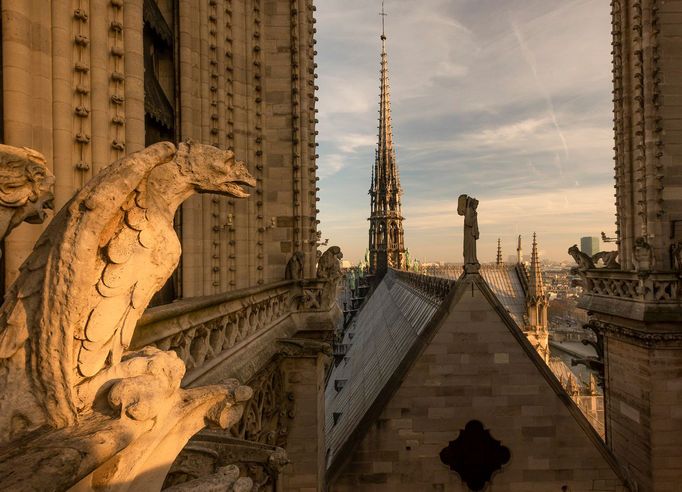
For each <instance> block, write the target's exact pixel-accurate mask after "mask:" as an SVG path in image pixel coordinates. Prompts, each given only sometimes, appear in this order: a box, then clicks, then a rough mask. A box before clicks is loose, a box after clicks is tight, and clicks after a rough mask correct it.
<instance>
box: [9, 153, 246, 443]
mask: <svg viewBox="0 0 682 492" xmlns="http://www.w3.org/2000/svg"><path fill="white" fill-rule="evenodd" d="M242 185H247V186H255V179H254V178H253V177H252V176H251V175H250V174H249V173H248V171H247V169H246V166H245V165H244V163H242V162H239V161H235V158H234V154H233V153H232V152H230V151H224V150H220V149H218V148H215V147H212V146H208V145H201V144H193V143H191V142H187V143H181V144H179V145H178V147H177V148H176V147H175V145H173V144H171V143H169V142H162V143H158V144H155V145H152V146H150V147H148V148H146V149H145V150H143V151H140V152H137V153H134V154H131V155H129V156H127V157H124V158H123V159H121V160H119V161H116V162H114V163H113V164H111V165H110V166H109V167H107V168H106V169H105V170H103V171H102V172H101V173H100V174H98V175H97V176H96V177H95V178H93V179H92V180H91V181H90V182H89V183H88V184H87V185H85V186H84V187H83V189H81V190H80V191H79V192H78V193H77V194H76V195H75V196H74V197H73V198H72V199H71V200H70V201H69V202H68V203H67V204H66V205H65V206H64V208H62V210H61V211H60V212H59V213H58V214H57V215H56V216H55V217H54V219H53V220H52V222H51V223H50V225H49V226H48V227H47V229H46V230H45V231H44V233H43V234H42V235H41V237H40V239H39V240H38V242H37V243H36V246H35V248H34V250H33V252H32V253H31V255H30V256H29V257H28V258H27V260H26V261H25V262H24V264H23V265H22V266H21V269H20V274H19V277H18V278H17V280H16V281H15V282H14V284H13V285H12V287H11V288H10V290H9V292H8V293H7V295H6V298H5V303H4V304H3V306H2V308H1V309H0V442H5V441H7V440H8V438H13V437H16V436H18V435H20V434H22V433H23V432H25V431H28V430H31V429H35V428H37V427H39V426H41V425H45V424H47V425H48V426H50V427H53V428H64V427H67V426H70V425H73V424H74V423H75V422H76V421H77V419H78V417H79V415H80V414H81V413H83V412H87V411H88V410H89V409H90V407H92V404H93V402H94V399H95V395H96V393H97V392H98V391H101V389H102V388H104V387H106V385H107V384H109V385H111V381H114V380H117V378H121V377H122V374H121V369H120V368H121V367H122V366H123V364H126V362H125V361H124V362H123V363H120V362H121V357H122V354H123V352H124V351H125V350H126V349H127V347H128V345H129V343H130V340H131V337H132V334H133V330H134V329H135V325H136V323H137V321H138V319H139V317H140V316H141V315H142V312H143V310H144V309H145V308H146V307H147V304H148V303H149V301H150V300H151V298H152V296H153V295H154V293H155V292H156V291H157V290H158V289H159V288H160V287H161V286H162V285H163V284H164V282H165V281H166V280H167V279H168V278H169V277H170V275H171V274H172V272H173V270H174V269H175V268H176V266H177V264H178V261H179V258H180V252H181V247H180V242H179V240H178V238H177V236H176V233H175V231H174V229H173V216H174V214H175V211H176V209H177V208H178V206H179V205H180V204H181V203H182V202H183V201H184V200H186V199H187V198H189V197H190V196H191V195H193V194H195V193H216V194H223V195H229V196H234V197H246V196H248V194H247V193H246V192H245V191H244V189H243V188H242V187H241V186H242ZM119 363H120V364H119ZM180 364H181V362H180ZM183 372H184V371H183ZM180 377H181V376H180ZM178 381H179V380H178ZM113 393H114V391H111V392H110V393H109V399H110V401H112V398H114V399H116V398H119V399H120V396H113V397H112V394H113ZM119 393H120V391H119V392H118V393H116V394H117V395H118V394H119ZM138 406H139V405H138ZM124 410H125V409H124ZM138 411H139V408H138Z"/></svg>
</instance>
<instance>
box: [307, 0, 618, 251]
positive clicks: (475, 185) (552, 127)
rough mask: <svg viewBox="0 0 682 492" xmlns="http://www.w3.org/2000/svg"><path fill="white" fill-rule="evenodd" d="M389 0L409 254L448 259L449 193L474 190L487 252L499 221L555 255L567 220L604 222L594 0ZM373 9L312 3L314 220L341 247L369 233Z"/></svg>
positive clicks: (355, 244) (604, 19) (604, 20)
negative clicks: (316, 148)
mask: <svg viewBox="0 0 682 492" xmlns="http://www.w3.org/2000/svg"><path fill="white" fill-rule="evenodd" d="M387 9H388V13H389V17H388V18H387V24H386V28H387V34H388V50H389V72H390V79H391V92H392V104H393V124H394V135H395V141H396V143H397V146H398V148H397V155H398V162H399V166H400V172H401V180H402V185H403V188H404V189H405V196H404V198H403V209H404V213H405V215H406V217H407V220H406V223H405V229H406V242H407V246H408V247H410V249H411V250H412V252H413V253H414V254H415V255H417V256H419V257H422V258H424V259H444V260H457V259H458V256H459V252H458V251H459V249H458V248H459V244H458V243H457V242H456V241H457V234H458V230H459V225H458V224H459V222H458V219H459V218H458V217H457V216H456V215H454V208H452V210H450V209H449V208H448V207H452V205H453V202H454V199H455V198H456V197H457V195H459V194H460V193H469V194H472V195H474V196H477V197H479V198H480V199H481V210H480V212H481V216H480V217H481V223H482V230H485V231H486V232H485V233H484V235H483V236H482V237H481V241H480V242H481V247H480V251H481V254H482V255H484V258H485V255H487V254H488V246H486V244H485V243H486V242H487V241H488V240H490V241H492V243H493V244H494V242H495V238H496V237H497V235H496V234H499V235H502V236H504V234H509V237H510V238H511V236H512V235H513V234H516V233H524V232H532V230H537V232H538V233H539V234H542V238H543V242H542V244H543V249H545V251H547V253H548V254H550V255H552V256H554V257H556V258H559V257H561V256H563V255H565V249H566V247H565V246H566V243H570V244H572V243H573V242H575V241H576V240H577V238H578V237H579V235H585V234H598V233H599V232H600V231H601V230H605V231H607V232H609V231H612V229H613V226H612V224H613V222H614V217H613V212H614V207H613V204H612V200H613V197H612V194H613V191H612V182H613V180H612V172H613V170H612V150H611V148H612V146H613V144H612V138H613V137H612V130H611V102H610V90H611V88H610V54H609V53H610V44H609V43H610V22H609V6H608V3H607V2H603V1H602V0H561V1H558V0H505V9H506V10H505V9H501V8H500V4H499V0H476V1H475V2H474V1H471V0H422V1H420V2H414V1H413V0H391V1H390V2H389V3H387ZM379 10H380V1H378V0H377V1H375V2H367V1H366V0H344V2H320V3H319V4H318V40H319V43H318V51H319V55H318V63H319V73H320V78H319V85H320V91H319V97H320V117H319V118H320V124H319V131H320V136H319V141H320V143H321V145H320V155H321V157H320V160H319V163H320V177H321V181H320V188H321V192H320V196H321V202H320V209H321V213H320V219H321V221H322V223H321V229H322V231H323V236H324V237H329V238H330V240H331V241H332V242H334V243H335V244H339V245H340V246H341V247H342V248H343V249H344V252H345V256H346V257H347V258H350V259H353V260H357V259H359V258H361V257H362V255H363V254H364V250H365V248H366V242H367V220H366V218H367V216H368V215H369V198H368V196H367V189H368V187H369V181H370V172H371V168H372V165H373V162H374V145H375V142H376V126H377V109H378V89H379V50H380V41H379V38H378V35H379V33H380V25H381V22H380V18H379V16H378V12H379ZM576 29H579V30H580V33H579V35H578V36H576ZM449 211H450V212H453V215H452V224H451V225H452V227H450V225H448V226H447V227H445V228H444V227H443V225H444V221H446V220H450V219H449V217H450V216H449V215H447V214H448V213H449ZM512 229H513V231H512ZM510 231H511V232H510ZM488 235H490V237H488ZM503 239H504V238H503ZM453 241H454V242H453ZM570 244H569V245H570ZM493 253H494V248H492V247H491V249H490V258H492V255H493Z"/></svg>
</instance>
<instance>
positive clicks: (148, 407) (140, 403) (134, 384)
mask: <svg viewBox="0 0 682 492" xmlns="http://www.w3.org/2000/svg"><path fill="white" fill-rule="evenodd" d="M137 355H138V356H137V357H135V356H133V357H128V358H126V360H125V361H124V362H123V364H120V366H124V364H125V363H126V362H128V363H129V365H128V367H126V369H129V370H132V371H136V370H137V371H139V365H140V364H144V366H143V367H144V369H143V371H144V372H143V373H142V374H139V372H138V375H132V374H131V377H125V372H124V377H123V379H120V380H118V381H117V382H115V383H114V384H112V386H111V389H110V391H109V394H108V400H109V404H110V405H111V407H112V408H113V409H115V410H118V411H120V416H121V417H123V415H126V416H128V417H129V418H131V419H133V420H137V421H144V420H148V419H151V418H153V417H155V416H156V415H157V413H158V412H159V409H160V408H162V407H163V404H164V403H163V402H164V401H165V400H166V399H167V398H168V397H170V396H171V395H172V394H173V393H174V392H175V391H177V390H178V389H179V388H180V381H181V380H182V376H183V375H184V373H185V365H184V364H183V362H182V361H181V360H180V359H179V358H178V357H177V355H176V354H175V353H174V352H160V351H158V350H156V351H149V350H142V351H140V352H139V353H138V354H137ZM145 359H146V360H145ZM145 362H146V363H145ZM124 367H125V366H124ZM137 371H136V372H137Z"/></svg>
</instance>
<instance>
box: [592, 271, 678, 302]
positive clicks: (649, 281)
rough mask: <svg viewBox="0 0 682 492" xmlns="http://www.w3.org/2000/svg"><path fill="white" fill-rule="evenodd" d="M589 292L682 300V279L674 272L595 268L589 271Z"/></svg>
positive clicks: (661, 299)
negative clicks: (642, 272)
mask: <svg viewBox="0 0 682 492" xmlns="http://www.w3.org/2000/svg"><path fill="white" fill-rule="evenodd" d="M585 278H586V280H587V282H586V286H585V287H586V288H585V293H586V294H589V295H596V296H609V297H618V298H622V299H632V300H638V301H647V302H663V303H665V302H679V301H680V299H682V281H681V279H680V277H679V276H678V275H675V274H671V273H648V274H638V273H636V272H623V271H620V270H606V269H595V270H587V271H585Z"/></svg>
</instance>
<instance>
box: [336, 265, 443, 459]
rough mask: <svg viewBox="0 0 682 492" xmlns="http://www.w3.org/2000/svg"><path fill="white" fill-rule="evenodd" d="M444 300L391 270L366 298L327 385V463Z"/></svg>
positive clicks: (343, 442) (349, 330) (344, 340)
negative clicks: (345, 347)
mask: <svg viewBox="0 0 682 492" xmlns="http://www.w3.org/2000/svg"><path fill="white" fill-rule="evenodd" d="M440 304H441V303H440V302H438V301H435V300H434V299H432V298H429V297H427V296H426V295H424V294H422V293H421V292H420V291H419V290H418V289H416V288H415V287H413V286H411V285H409V284H407V283H405V282H403V281H402V280H400V279H399V278H398V277H397V275H395V274H394V273H393V272H392V271H390V270H389V272H387V273H386V275H385V277H384V279H383V280H382V281H381V283H380V284H379V285H378V286H377V288H376V289H375V291H374V292H373V293H372V295H371V296H370V297H369V299H368V300H367V301H366V303H365V305H364V306H363V309H362V310H361V311H360V312H359V313H358V315H357V316H356V318H355V320H354V322H352V325H351V326H350V327H349V329H348V330H347V332H346V333H345V335H344V339H343V343H344V344H347V345H348V346H349V348H348V351H347V352H346V355H345V357H344V359H343V360H342V361H341V362H340V363H339V365H338V366H336V367H334V368H333V369H332V373H331V375H330V377H329V381H328V384H327V388H326V394H325V399H326V418H325V434H326V447H327V450H328V453H327V465H329V464H330V463H331V462H332V459H333V458H334V456H335V454H336V453H337V452H338V451H339V449H340V448H341V447H342V446H343V445H344V444H345V442H346V440H347V439H348V437H349V436H350V434H351V433H352V432H353V431H354V430H355V428H356V427H357V426H358V424H359V423H360V421H361V420H362V418H363V417H364V416H365V414H366V413H367V411H368V410H369V408H370V406H372V404H373V403H374V402H375V401H376V400H377V397H378V396H379V393H380V392H381V390H382V389H383V388H384V386H386V384H387V382H388V381H389V379H390V378H391V376H393V374H394V373H395V372H396V369H397V367H398V365H399V364H400V363H401V362H402V360H403V359H404V358H405V357H406V355H407V354H408V352H409V351H410V348H411V347H412V345H413V344H414V342H415V341H416V340H417V339H418V337H419V335H420V334H421V333H422V331H423V330H424V328H425V327H426V325H427V324H428V323H429V321H430V320H431V319H432V318H433V316H434V314H435V313H436V311H437V310H438V307H439V306H440Z"/></svg>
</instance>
